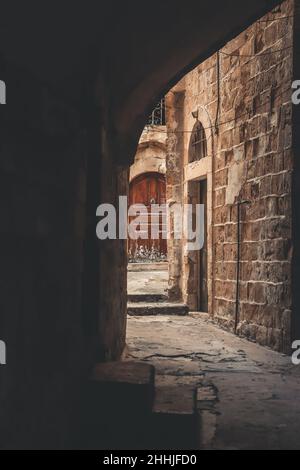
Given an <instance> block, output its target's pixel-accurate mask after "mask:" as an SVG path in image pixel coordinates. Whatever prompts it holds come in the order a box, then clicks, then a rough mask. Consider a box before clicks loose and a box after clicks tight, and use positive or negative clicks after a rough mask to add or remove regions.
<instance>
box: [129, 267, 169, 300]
mask: <svg viewBox="0 0 300 470" xmlns="http://www.w3.org/2000/svg"><path fill="white" fill-rule="evenodd" d="M167 289H168V271H167V270H163V271H136V272H135V271H133V272H132V271H129V272H128V294H129V295H138V294H144V295H165V294H166V293H167Z"/></svg>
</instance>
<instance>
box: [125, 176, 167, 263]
mask: <svg viewBox="0 0 300 470" xmlns="http://www.w3.org/2000/svg"><path fill="white" fill-rule="evenodd" d="M134 204H143V205H144V206H145V207H146V209H145V214H143V220H144V221H145V232H146V239H138V240H132V239H129V242H128V252H129V259H130V260H131V261H160V260H164V259H166V254H167V240H166V239H165V237H164V236H163V232H164V231H165V230H166V213H165V212H164V213H163V214H162V213H159V223H158V231H159V239H153V237H151V227H152V225H151V214H150V213H151V206H153V205H156V204H158V205H164V204H166V180H165V177H164V176H163V175H161V174H159V173H146V174H143V175H141V176H138V177H137V178H135V179H134V180H133V181H132V182H131V184H130V189H129V205H130V206H132V205H134ZM152 210H153V208H152ZM156 214H158V212H156ZM152 215H153V214H152ZM133 219H134V217H129V222H131V221H132V220H133Z"/></svg>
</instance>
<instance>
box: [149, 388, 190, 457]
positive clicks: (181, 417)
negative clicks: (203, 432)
mask: <svg viewBox="0 0 300 470" xmlns="http://www.w3.org/2000/svg"><path fill="white" fill-rule="evenodd" d="M151 427H152V431H153V433H152V439H151V444H152V446H153V447H151V448H153V449H158V450H159V449H171V450H188V449H192V450H195V449H197V448H198V442H199V419H198V414H197V391H196V389H195V388H193V387H191V386H190V387H189V386H176V387H174V386H173V387H171V386H170V387H169V386H161V387H157V388H156V389H155V402H154V407H153V415H152V423H151Z"/></svg>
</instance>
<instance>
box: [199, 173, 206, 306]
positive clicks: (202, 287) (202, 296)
mask: <svg viewBox="0 0 300 470" xmlns="http://www.w3.org/2000/svg"><path fill="white" fill-rule="evenodd" d="M200 204H204V246H203V248H202V250H200V255H199V257H200V263H199V264H200V266H199V267H200V273H199V274H200V285H199V300H200V302H199V309H200V311H201V312H208V286H207V277H208V276H207V275H208V262H207V180H203V181H201V182H200Z"/></svg>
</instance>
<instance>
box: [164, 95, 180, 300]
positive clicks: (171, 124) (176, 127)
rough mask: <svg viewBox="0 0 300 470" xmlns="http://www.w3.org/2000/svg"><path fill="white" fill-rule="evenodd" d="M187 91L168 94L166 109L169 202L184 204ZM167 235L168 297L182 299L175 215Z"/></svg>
mask: <svg viewBox="0 0 300 470" xmlns="http://www.w3.org/2000/svg"><path fill="white" fill-rule="evenodd" d="M183 102H184V93H183V92H174V91H171V92H170V93H169V94H168V95H167V97H166V109H167V135H168V138H167V159H166V166H167V177H166V181H167V205H168V208H169V209H172V206H174V205H175V204H182V198H183V145H184V144H183V139H182V135H181V134H180V131H182V129H183V123H182V120H183V110H182V108H183ZM169 232H170V233H169V234H168V261H169V290H168V293H169V299H170V300H171V301H180V300H182V240H176V239H175V236H174V216H173V215H172V213H171V215H170V220H169Z"/></svg>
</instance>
